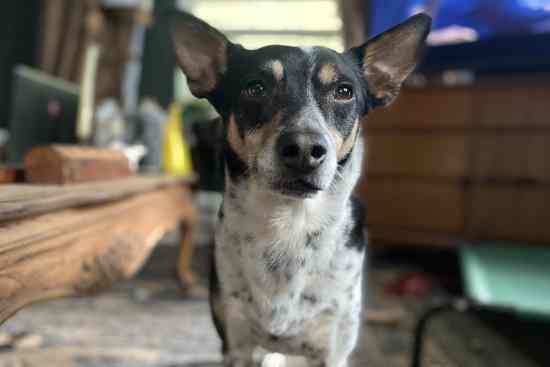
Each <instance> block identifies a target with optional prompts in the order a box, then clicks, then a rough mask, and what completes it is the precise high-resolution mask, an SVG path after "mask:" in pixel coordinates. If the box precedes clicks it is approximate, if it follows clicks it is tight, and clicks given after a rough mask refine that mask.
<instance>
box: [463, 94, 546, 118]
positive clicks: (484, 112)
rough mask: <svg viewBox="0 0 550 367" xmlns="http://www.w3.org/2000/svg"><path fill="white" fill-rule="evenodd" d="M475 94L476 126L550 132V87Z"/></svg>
mask: <svg viewBox="0 0 550 367" xmlns="http://www.w3.org/2000/svg"><path fill="white" fill-rule="evenodd" d="M473 93H474V95H475V97H474V98H475V108H474V111H473V112H474V116H475V125H479V126H481V127H493V128H505V127H509V128H521V127H545V128H550V113H549V108H548V104H549V103H550V88H549V87H548V86H545V87H535V86H523V87H510V86H506V87H500V88H479V89H475V90H474V92H473Z"/></svg>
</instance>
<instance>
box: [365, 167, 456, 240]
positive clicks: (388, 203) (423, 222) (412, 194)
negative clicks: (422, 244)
mask: <svg viewBox="0 0 550 367" xmlns="http://www.w3.org/2000/svg"><path fill="white" fill-rule="evenodd" d="M360 195H361V196H362V198H363V199H364V200H365V201H366V203H367V207H368V217H367V222H368V224H369V225H371V226H373V227H374V226H384V227H387V226H393V227H396V228H402V229H405V228H406V229H416V230H431V231H440V232H450V233H460V232H462V231H463V230H464V202H465V201H464V189H463V186H462V185H461V184H459V183H451V182H441V183H434V182H421V181H418V180H408V179H399V180H396V179H391V178H388V179H386V178H378V177H377V178H372V177H371V178H368V179H366V180H365V181H363V183H362V184H361V186H360Z"/></svg>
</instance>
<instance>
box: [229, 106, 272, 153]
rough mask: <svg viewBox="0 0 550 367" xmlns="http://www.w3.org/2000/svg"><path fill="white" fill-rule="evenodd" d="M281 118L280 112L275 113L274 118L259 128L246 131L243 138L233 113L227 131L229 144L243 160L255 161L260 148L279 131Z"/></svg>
mask: <svg viewBox="0 0 550 367" xmlns="http://www.w3.org/2000/svg"><path fill="white" fill-rule="evenodd" d="M279 118H280V116H279V114H277V115H275V117H274V118H273V120H271V121H270V122H268V123H265V124H263V126H262V127H260V128H259V129H255V130H252V131H250V132H248V133H246V134H245V136H244V139H243V138H241V135H240V134H239V129H238V127H237V122H236V121H235V116H234V115H231V116H230V117H229V126H228V132H227V141H228V142H229V146H230V147H231V148H232V149H233V151H234V152H235V153H236V154H237V156H238V157H239V158H240V159H241V160H243V161H244V162H247V163H250V162H253V161H254V160H255V158H256V155H257V154H258V151H259V150H260V148H261V147H262V146H263V145H264V144H265V143H266V142H267V140H268V139H269V138H270V137H271V136H272V135H273V134H275V133H276V132H277V127H278V122H279Z"/></svg>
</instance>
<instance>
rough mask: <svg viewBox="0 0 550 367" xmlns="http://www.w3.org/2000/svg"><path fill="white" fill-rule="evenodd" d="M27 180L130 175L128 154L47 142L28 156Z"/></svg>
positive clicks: (64, 181) (76, 180)
mask: <svg viewBox="0 0 550 367" xmlns="http://www.w3.org/2000/svg"><path fill="white" fill-rule="evenodd" d="M25 174H26V178H27V181H28V182H31V183H40V184H69V183H80V182H91V181H100V180H110V179H115V178H122V177H128V176H130V175H131V174H132V173H131V171H130V164H129V162H128V158H127V157H126V156H125V155H124V153H122V152H121V151H119V150H114V149H100V148H94V147H83V146H75V145H57V144H54V145H45V146H39V147H36V148H33V149H32V150H31V151H30V152H29V153H27V155H26V156H25Z"/></svg>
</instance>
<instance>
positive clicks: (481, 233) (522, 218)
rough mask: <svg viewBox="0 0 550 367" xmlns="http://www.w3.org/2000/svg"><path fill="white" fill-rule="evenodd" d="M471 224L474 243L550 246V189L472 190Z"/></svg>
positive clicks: (496, 187)
mask: <svg viewBox="0 0 550 367" xmlns="http://www.w3.org/2000/svg"><path fill="white" fill-rule="evenodd" d="M467 222H468V224H467V233H468V235H469V236H471V237H472V238H474V239H501V240H511V241H524V242H525V241H533V242H549V241H550V187H548V186H517V187H512V186H479V187H472V189H471V211H470V212H469V213H468V219H467Z"/></svg>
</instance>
